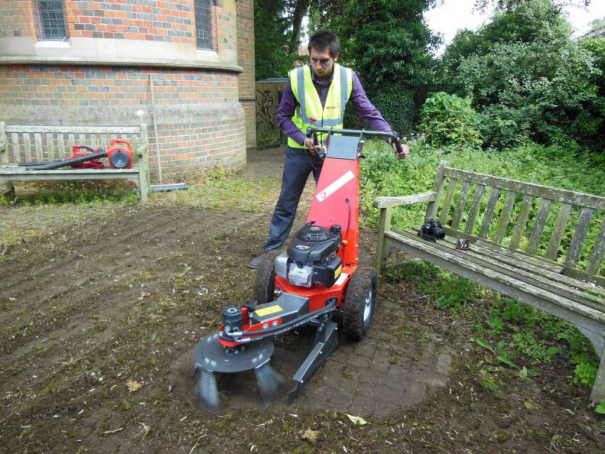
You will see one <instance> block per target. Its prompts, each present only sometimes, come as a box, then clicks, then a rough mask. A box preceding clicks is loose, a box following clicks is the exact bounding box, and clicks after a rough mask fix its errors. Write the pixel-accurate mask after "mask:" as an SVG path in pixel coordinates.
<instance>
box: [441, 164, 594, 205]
mask: <svg viewBox="0 0 605 454" xmlns="http://www.w3.org/2000/svg"><path fill="white" fill-rule="evenodd" d="M445 175H446V176H449V177H453V178H458V179H460V180H465V181H471V182H473V183H477V184H484V185H486V186H491V187H496V188H500V189H507V190H510V191H515V192H520V193H522V194H529V195H532V196H534V197H543V198H545V199H550V200H556V201H559V202H565V203H570V204H572V205H580V206H583V207H588V208H593V209H597V210H605V197H599V196H596V195H592V194H584V193H581V192H574V191H567V190H564V189H556V188H550V187H548V186H542V185H539V184H533V183H525V182H523V181H517V180H509V179H507V178H500V177H494V176H492V175H485V174H482V173H475V172H469V171H466V170H459V169H452V168H451V167H448V168H446V169H445Z"/></svg>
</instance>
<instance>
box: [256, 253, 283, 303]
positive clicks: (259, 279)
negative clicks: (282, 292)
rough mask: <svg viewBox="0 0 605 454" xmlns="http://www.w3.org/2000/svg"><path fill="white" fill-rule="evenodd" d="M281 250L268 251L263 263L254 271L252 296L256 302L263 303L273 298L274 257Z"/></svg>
mask: <svg viewBox="0 0 605 454" xmlns="http://www.w3.org/2000/svg"><path fill="white" fill-rule="evenodd" d="M279 254H281V251H269V252H268V253H267V255H266V256H265V259H264V260H263V263H261V265H260V266H259V267H258V270H257V271H256V284H255V286H254V298H255V299H256V300H257V301H258V304H265V303H269V302H271V301H273V300H274V299H275V293H274V292H275V258H276V257H277V256H278V255H279Z"/></svg>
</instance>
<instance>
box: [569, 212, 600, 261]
mask: <svg viewBox="0 0 605 454" xmlns="http://www.w3.org/2000/svg"><path fill="white" fill-rule="evenodd" d="M593 212H594V210H593V209H592V208H584V209H582V212H581V213H580V220H579V221H578V225H577V226H576V233H575V234H574V236H573V240H571V246H569V251H568V252H567V258H566V259H565V266H568V267H570V268H573V267H575V266H576V265H577V264H578V259H579V258H580V251H581V250H582V243H584V239H585V238H586V233H587V232H588V227H589V225H590V221H591V219H592V213H593Z"/></svg>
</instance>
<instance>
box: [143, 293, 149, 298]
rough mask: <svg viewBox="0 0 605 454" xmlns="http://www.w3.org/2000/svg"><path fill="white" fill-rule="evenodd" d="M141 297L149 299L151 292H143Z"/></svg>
mask: <svg viewBox="0 0 605 454" xmlns="http://www.w3.org/2000/svg"><path fill="white" fill-rule="evenodd" d="M141 296H142V297H143V298H146V297H148V296H151V292H141Z"/></svg>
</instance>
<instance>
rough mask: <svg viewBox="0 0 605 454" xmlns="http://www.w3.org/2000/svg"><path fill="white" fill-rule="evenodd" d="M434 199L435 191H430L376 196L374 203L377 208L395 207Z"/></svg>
mask: <svg viewBox="0 0 605 454" xmlns="http://www.w3.org/2000/svg"><path fill="white" fill-rule="evenodd" d="M433 200H435V193H434V192H432V191H429V192H422V193H420V194H412V195H405V196H403V197H389V196H382V197H376V199H374V203H373V205H374V207H376V208H387V207H388V208H394V207H397V206H401V205H414V204H416V203H424V202H431V201H433Z"/></svg>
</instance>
